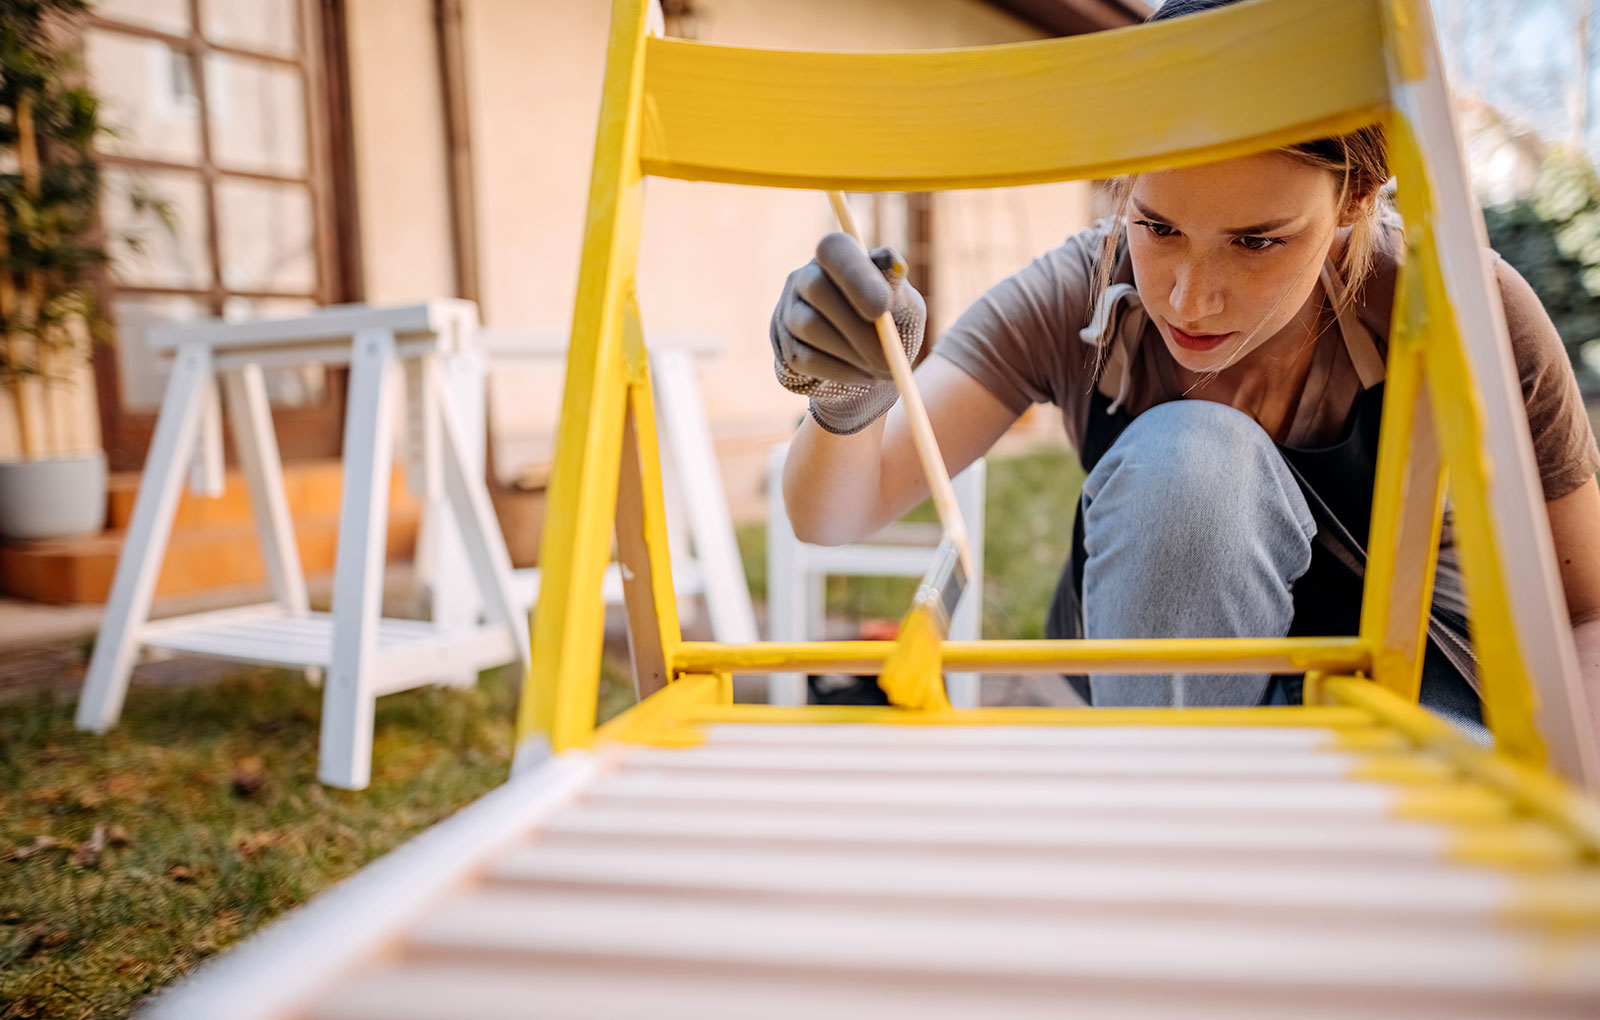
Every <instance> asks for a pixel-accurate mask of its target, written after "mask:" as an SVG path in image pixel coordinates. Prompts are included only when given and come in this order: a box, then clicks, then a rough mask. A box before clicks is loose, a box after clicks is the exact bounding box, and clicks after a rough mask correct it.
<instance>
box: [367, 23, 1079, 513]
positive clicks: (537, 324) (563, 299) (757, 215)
mask: <svg viewBox="0 0 1600 1020" xmlns="http://www.w3.org/2000/svg"><path fill="white" fill-rule="evenodd" d="M349 3H350V10H349V25H350V38H351V50H352V53H351V75H352V79H353V80H352V92H353V96H354V99H355V103H356V109H355V122H356V126H357V138H356V143H357V166H358V174H359V188H360V192H361V202H362V209H361V211H362V231H363V235H364V236H363V241H364V243H363V249H364V251H363V257H364V259H365V261H366V266H367V274H368V299H369V300H372V301H387V300H406V299H412V298H418V297H424V296H427V295H428V294H431V293H449V292H450V286H451V283H450V280H451V277H450V263H449V254H448V253H449V222H448V212H447V207H446V198H445V172H444V161H443V142H444V140H443V137H442V131H441V130H440V128H439V123H440V115H439V112H438V111H439V84H438V75H437V72H436V70H435V69H434V68H435V65H434V62H433V50H432V46H433V42H432V37H431V32H432V20H431V5H430V4H429V3H428V0H382V2H380V0H349ZM463 6H464V13H465V25H464V33H465V45H466V48H467V59H466V67H467V75H468V78H467V82H466V88H467V94H468V97H469V103H470V116H471V123H470V128H471V132H472V145H473V159H474V164H475V175H476V177H475V182H474V183H475V187H476V199H477V223H476V227H477V231H478V238H479V254H480V260H481V261H480V287H481V297H482V307H483V315H484V320H485V322H486V323H487V324H488V325H489V326H491V327H493V328H497V329H510V330H519V331H523V330H525V331H529V332H533V333H538V334H544V335H546V336H549V337H559V338H560V339H561V341H562V342H564V341H565V338H566V336H567V333H568V331H569V328H570V323H571V317H572V308H573V298H574V293H575V291H576V287H577V276H578V257H579V250H580V247H581V243H582V228H583V220H584V215H585V209H586V200H587V194H588V186H589V174H590V164H591V160H592V158H593V146H594V133H595V122H596V118H597V115H598V111H599V101H600V85H601V76H602V73H603V69H604V68H603V63H604V53H605V43H606V32H607V28H608V22H609V17H610V5H609V4H608V3H606V2H604V0H574V2H570V3H559V4H552V3H539V4H528V3H525V2H522V0H470V2H468V3H466V4H464V5H463ZM699 6H700V7H701V8H703V9H704V10H705V11H706V19H705V20H704V21H702V23H701V26H702V31H701V33H700V36H701V38H703V39H705V40H707V41H710V42H722V43H733V44H742V45H763V46H775V47H784V48H813V49H916V48H929V47H945V46H958V45H978V44H987V43H1000V42H1012V41H1020V40H1027V39H1035V38H1039V37H1041V35H1042V33H1040V32H1038V31H1037V30H1035V29H1033V28H1032V27H1031V26H1029V25H1027V24H1026V23H1024V22H1021V21H1019V20H1017V19H1015V18H1013V17H1011V16H1009V15H1007V14H1004V13H1002V12H1000V11H999V10H997V9H996V8H994V7H992V6H990V5H988V4H986V3H983V2H982V0H874V2H872V3H860V2H859V0H808V2H806V3H803V4H800V3H794V2H792V0H702V2H701V3H700V4H699ZM1087 191H1088V189H1087V187H1086V186H1084V185H1081V184H1067V185H1056V186H1048V187H1037V188H1027V189H1013V190H1007V191H1004V192H988V193H950V194H945V195H940V196H938V197H937V199H936V205H935V226H934V233H935V245H936V248H935V253H934V264H935V266H936V267H937V270H936V271H937V273H938V278H937V279H936V280H935V281H934V283H935V288H934V289H935V293H936V299H935V315H936V316H937V317H938V319H939V321H941V322H944V323H946V324H948V323H949V322H950V321H952V320H953V319H954V317H955V315H956V314H958V313H959V311H960V309H961V308H963V307H965V305H966V304H967V303H968V302H969V301H970V300H971V299H972V298H974V297H976V296H977V295H978V294H979V293H981V291H982V290H983V289H984V287H986V286H987V285H988V284H989V283H992V282H993V281H995V280H997V279H999V278H1000V277H1001V276H1003V275H1004V274H1005V273H1007V272H1009V271H1011V270H1012V269H1015V268H1017V267H1019V266H1021V265H1023V264H1025V263H1026V262H1027V261H1028V259H1029V258H1031V257H1032V256H1033V255H1036V254H1038V253H1039V252H1041V251H1043V250H1044V249H1045V248H1047V247H1049V246H1050V245H1052V244H1055V243H1059V241H1060V239H1061V238H1063V237H1065V236H1066V235H1067V234H1069V233H1071V232H1072V231H1074V230H1076V229H1078V228H1079V227H1081V226H1082V225H1084V224H1085V223H1086V222H1087V203H1088V199H1087ZM647 193H648V201H647V203H646V214H645V220H644V226H643V237H642V244H641V251H640V260H639V303H640V308H641V311H642V314H643V317H644V323H645V329H646V335H647V336H648V337H652V338H654V339H655V340H657V341H659V340H661V339H662V338H666V337H672V336H696V337H703V338H707V339H710V340H712V341H713V342H715V343H717V344H718V345H719V346H720V348H721V350H720V353H719V354H718V355H717V356H715V357H714V358H711V359H708V360H705V361H703V362H702V370H701V372H700V383H701V387H702V390H703V394H704V397H705V400H706V405H707V412H708V416H709V417H710V420H711V424H712V429H713V432H714V434H715V436H716V439H717V443H718V452H719V456H720V457H721V459H722V463H723V468H724V477H725V482H726V484H727V487H728V490H729V496H730V499H731V501H732V502H733V504H734V507H735V512H736V514H737V515H739V516H742V517H748V516H750V515H752V514H754V513H759V512H761V509H762V499H761V488H762V475H763V472H764V467H765V464H764V461H765V450H766V449H767V447H768V446H770V445H771V444H772V443H773V442H777V441H781V440H782V439H784V438H787V436H788V435H790V434H792V432H793V429H794V427H795V426H796V424H797V423H798V421H799V420H800V417H801V416H802V415H803V413H804V408H805V402H804V400H802V399H801V398H798V397H795V396H793V395H792V394H789V393H787V392H786V391H784V390H783V389H782V388H780V387H779V386H778V385H777V383H776V382H775V381H774V380H773V378H772V355H771V349H770V346H769V343H768V340H767V323H768V320H769V318H770V316H771V311H772V306H773V303H774V301H775V300H776V298H777V296H778V292H779V290H780V288H781V287H782V284H783V280H784V278H785V276H787V275H788V273H789V272H790V270H792V269H794V268H795V267H797V266H799V265H801V264H803V263H805V262H806V261H807V260H808V259H810V257H811V255H812V251H813V248H814V247H815V244H816V241H817V239H818V238H819V237H821V236H822V235H823V234H824V233H827V232H828V231H830V230H832V229H834V226H833V220H832V216H831V213H830V212H829V209H828V205H827V203H826V202H825V201H823V200H822V198H821V197H820V196H819V195H817V194H814V193H811V192H785V191H779V190H772V189H750V188H736V187H731V186H725V185H715V184H703V183H688V182H680V181H669V180H652V181H650V182H649V183H648V184H647ZM561 387H562V367H561V365H560V364H559V363H558V362H551V363H548V364H544V363H533V364H528V363H522V364H507V365H498V366H496V367H495V369H494V371H493V373H492V377H491V392H490V403H491V423H492V427H493V429H494V437H495V453H496V465H495V466H496V470H497V473H498V474H499V475H500V476H501V477H502V478H508V479H509V478H511V477H514V476H515V475H517V474H518V473H519V472H520V470H521V469H522V468H524V467H527V466H529V465H535V464H538V463H540V462H543V461H546V460H547V459H548V457H549V456H550V451H551V448H552V439H553V434H554V430H555V423H556V419H557V415H558V413H559V402H560V395H561ZM1051 431H1055V429H1054V427H1053V426H1052V427H1051Z"/></svg>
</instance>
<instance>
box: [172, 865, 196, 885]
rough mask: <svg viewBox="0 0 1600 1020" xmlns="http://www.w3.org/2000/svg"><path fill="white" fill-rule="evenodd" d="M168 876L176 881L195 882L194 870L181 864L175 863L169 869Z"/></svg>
mask: <svg viewBox="0 0 1600 1020" xmlns="http://www.w3.org/2000/svg"><path fill="white" fill-rule="evenodd" d="M167 877H168V878H170V879H172V880H173V881H174V882H193V881H194V872H192V871H190V870H189V869H188V868H186V867H184V866H183V865H181V864H174V865H173V866H172V868H171V869H170V870H168V872H167Z"/></svg>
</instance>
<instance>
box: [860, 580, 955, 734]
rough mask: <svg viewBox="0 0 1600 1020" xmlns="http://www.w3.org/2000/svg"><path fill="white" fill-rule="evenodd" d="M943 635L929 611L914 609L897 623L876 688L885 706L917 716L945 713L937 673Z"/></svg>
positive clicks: (945, 701)
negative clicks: (897, 631)
mask: <svg viewBox="0 0 1600 1020" xmlns="http://www.w3.org/2000/svg"><path fill="white" fill-rule="evenodd" d="M943 643H944V634H943V633H942V632H941V631H940V628H939V624H938V621H936V620H935V619H934V614H933V610H932V609H930V608H929V607H927V606H923V605H917V606H913V607H912V608H911V612H909V613H907V614H906V618H905V619H904V620H903V621H901V623H900V635H899V637H898V639H897V640H896V641H895V645H894V651H892V652H890V653H889V659H888V661H887V662H885V663H884V664H883V673H882V674H881V675H879V677H878V686H879V687H882V688H883V693H884V694H885V695H887V696H888V698H889V703H890V704H892V705H896V706H898V707H900V708H910V709H916V710H917V711H921V712H949V711H951V710H952V709H951V707H950V699H949V698H947V697H946V696H945V692H944V675H943V673H942V671H941V666H942V659H941V657H940V654H939V653H940V650H941V648H942V646H943Z"/></svg>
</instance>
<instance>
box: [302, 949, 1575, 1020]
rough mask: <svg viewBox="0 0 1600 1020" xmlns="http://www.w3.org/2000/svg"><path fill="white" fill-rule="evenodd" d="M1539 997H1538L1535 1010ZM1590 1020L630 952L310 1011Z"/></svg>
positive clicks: (341, 999)
mask: <svg viewBox="0 0 1600 1020" xmlns="http://www.w3.org/2000/svg"><path fill="white" fill-rule="evenodd" d="M1541 1006H1543V1007H1545V1008H1541ZM1510 1016H1515V1017H1517V1018H1519V1020H1579V1018H1583V1020H1588V1018H1589V1016H1590V1013H1589V1012H1587V1010H1586V1007H1585V1006H1584V1005H1583V1004H1581V1003H1580V1004H1577V1005H1575V1006H1569V1007H1568V1008H1565V1009H1563V1008H1561V1007H1559V1006H1550V1004H1541V1003H1537V1002H1535V1001H1534V1000H1533V999H1532V998H1531V997H1525V998H1523V999H1521V1000H1517V1001H1512V1002H1508V1001H1507V1000H1505V999H1501V998H1495V999H1493V1000H1491V1001H1488V1002H1485V1001H1483V1000H1482V999H1476V998H1466V997H1461V996H1454V995H1451V996H1438V997H1432V998H1430V999H1427V1000H1424V1001H1419V1000H1417V999H1408V1000H1401V1001H1396V1000H1395V999H1394V998H1393V997H1385V996H1382V995H1374V994H1371V993H1367V994H1365V995H1363V994H1360V993H1351V992H1335V993H1323V994H1319V995H1317V996H1307V995H1305V994H1303V993H1301V992H1299V991H1297V990H1293V989H1276V988H1275V989H1260V988H1255V989H1230V990H1225V991H1221V992H1211V993H1210V994H1207V993H1206V992H1205V991H1204V990H1201V989H1195V988H1182V989H1174V988H1172V987H1170V986H1158V987H1155V988H1135V987H1127V986H1123V987H1119V988H1117V989H1114V990H1113V989H1106V988H1103V987H1098V986H1096V985H1094V984H1092V983H1088V982H1085V983H1084V984H1082V985H1081V986H1079V987H1075V988H1073V989H1072V990H1071V992H1070V994H1064V993H1063V991H1062V989H1061V988H1059V987H1048V988H1039V987H1037V986H1033V985H1029V984H1025V983H1018V982H1010V981H1004V980H995V981H992V982H987V983H970V984H963V985H952V984H949V983H945V982H934V981H929V980H927V979H925V978H924V979H921V980H908V979H904V978H900V979H895V978H884V979H881V980H877V981H866V980H862V979H861V978H859V977H858V978H855V979H852V980H840V979H838V978H829V977H826V976H815V975H802V976H793V975H782V974H774V975H754V974H750V973H748V972H728V971H717V972H713V973H706V972H704V971H689V972H685V971H682V970H671V969H643V968H640V967H639V966H637V965H636V964H635V963H633V962H632V961H623V962H618V963H615V964H612V965H610V966H606V965H603V964H602V965H591V966H582V965H578V964H574V963H573V962H571V961H562V962H561V963H560V964H552V965H548V966H546V965H543V964H541V963H537V962H536V963H532V964H527V963H517V964H514V965H511V966H506V965H505V964H504V963H502V964H501V965H500V966H495V965H494V963H492V962H458V961H440V960H427V961H421V960H402V961H397V962H392V963H388V964H387V965H385V966H383V967H381V968H376V969H373V970H370V971H366V972H364V973H361V974H357V975H354V976H352V977H351V979H350V980H348V981H345V982H342V983H340V984H339V985H337V986H336V987H334V988H332V989H330V990H329V991H328V992H326V993H325V994H324V995H322V996H321V997H320V998H319V999H318V1001H317V1003H316V1006H315V1008H314V1009H313V1010H312V1011H311V1012H310V1013H309V1014H308V1016H307V1020H460V1018H462V1017H471V1018H472V1020H557V1018H559V1020H616V1018H618V1017H649V1018H651V1020H707V1018H713V1017H739V1018H754V1017H759V1018H761V1020H818V1018H822V1017H825V1018H827V1020H900V1018H914V1020H972V1018H974V1017H982V1018H984V1020H1062V1018H1063V1017H1116V1018H1117V1020H1284V1018H1286V1017H1293V1018H1294V1020H1350V1018H1351V1017H1360V1018H1361V1020H1506V1018H1507V1017H1510Z"/></svg>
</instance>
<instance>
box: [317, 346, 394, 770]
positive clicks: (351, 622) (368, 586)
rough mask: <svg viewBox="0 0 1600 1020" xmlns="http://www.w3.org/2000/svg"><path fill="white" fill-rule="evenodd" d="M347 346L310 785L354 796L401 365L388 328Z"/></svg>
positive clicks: (368, 716)
mask: <svg viewBox="0 0 1600 1020" xmlns="http://www.w3.org/2000/svg"><path fill="white" fill-rule="evenodd" d="M353 346H354V349H355V352H354V362H353V365H352V368H351V372H350V396H349V400H350V407H349V411H348V412H347V414H346V415H345V432H344V465H345V468H344V479H343V486H344V489H343V494H342V496H341V498H340V503H339V548H338V553H337V562H336V564H335V566H334V576H333V615H334V634H333V646H332V649H331V651H330V653H329V660H330V661H329V665H328V673H327V678H326V680H325V682H324V683H323V688H322V736H321V745H320V751H319V753H318V764H317V778H318V779H320V780H322V781H323V782H324V783H327V784H329V785H330V786H341V787H344V788H346V789H352V790H359V789H362V788H364V787H365V786H366V785H367V781H368V779H369V777H370V776H371V772H372V711H373V700H374V699H375V698H376V697H377V695H376V693H375V690H374V687H375V684H376V681H377V676H376V673H375V672H374V667H375V666H376V659H377V637H378V617H379V609H380V605H381V602H382V599H383V561H384V541H385V536H386V535H387V534H388V528H389V520H388V499H387V495H388V491H389V472H390V466H391V464H392V462H393V459H394V411H395V397H396V389H397V386H398V384H399V381H400V380H399V372H400V365H399V362H398V361H397V360H396V357H395V348H394V334H393V333H392V332H391V331H389V330H387V329H362V330H360V331H359V332H357V333H356V336H355V341H354V344H353Z"/></svg>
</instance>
